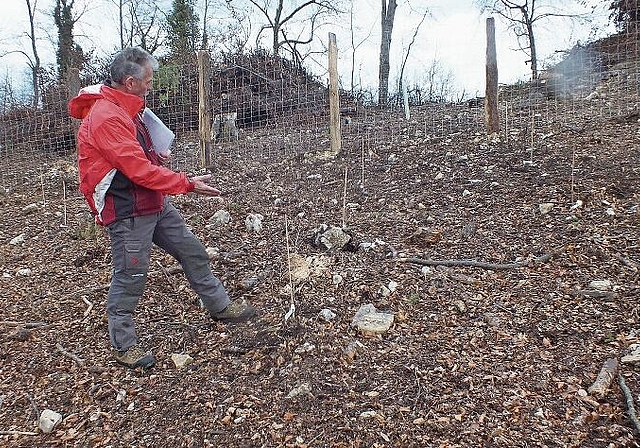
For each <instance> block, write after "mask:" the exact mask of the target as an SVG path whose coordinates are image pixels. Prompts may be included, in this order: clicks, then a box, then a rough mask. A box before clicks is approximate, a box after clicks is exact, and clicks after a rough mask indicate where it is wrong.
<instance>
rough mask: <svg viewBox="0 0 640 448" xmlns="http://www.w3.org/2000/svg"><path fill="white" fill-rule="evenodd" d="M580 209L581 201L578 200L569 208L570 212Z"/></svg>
mask: <svg viewBox="0 0 640 448" xmlns="http://www.w3.org/2000/svg"><path fill="white" fill-rule="evenodd" d="M580 207H582V201H581V200H580V199H578V200H577V201H576V203H575V204H573V205H572V206H571V208H570V210H575V209H577V208H580Z"/></svg>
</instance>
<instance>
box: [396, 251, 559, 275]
mask: <svg viewBox="0 0 640 448" xmlns="http://www.w3.org/2000/svg"><path fill="white" fill-rule="evenodd" d="M555 254H556V252H550V253H548V254H544V255H542V256H540V257H536V258H534V259H533V260H526V261H518V262H513V263H486V262H484V261H476V260H431V259H429V258H398V261H402V262H404V263H415V264H422V265H425V266H448V267H451V266H468V267H472V268H482V269H488V270H491V271H500V270H505V269H517V268H523V267H526V266H532V265H534V264H537V263H546V262H547V261H549V260H550V259H551V258H552V257H553V256H554V255H555Z"/></svg>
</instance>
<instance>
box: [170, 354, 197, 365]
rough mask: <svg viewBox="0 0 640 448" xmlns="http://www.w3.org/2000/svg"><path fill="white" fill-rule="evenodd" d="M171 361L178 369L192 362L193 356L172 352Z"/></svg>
mask: <svg viewBox="0 0 640 448" xmlns="http://www.w3.org/2000/svg"><path fill="white" fill-rule="evenodd" d="M171 361H173V363H174V364H175V365H176V367H177V368H178V369H182V368H184V367H186V366H188V365H189V364H192V363H193V358H192V357H191V356H189V355H187V354H182V353H174V354H172V355H171Z"/></svg>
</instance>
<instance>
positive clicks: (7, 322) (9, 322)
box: [0, 320, 49, 329]
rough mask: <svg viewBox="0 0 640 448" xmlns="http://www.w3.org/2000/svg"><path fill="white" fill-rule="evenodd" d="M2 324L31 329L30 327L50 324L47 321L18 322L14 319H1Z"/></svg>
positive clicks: (0, 323)
mask: <svg viewBox="0 0 640 448" xmlns="http://www.w3.org/2000/svg"><path fill="white" fill-rule="evenodd" d="M0 325H8V326H9V327H23V328H26V329H29V328H38V327H46V326H48V325H49V324H48V323H46V322H16V321H13V320H3V321H0Z"/></svg>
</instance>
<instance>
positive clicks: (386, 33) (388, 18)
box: [378, 0, 398, 106]
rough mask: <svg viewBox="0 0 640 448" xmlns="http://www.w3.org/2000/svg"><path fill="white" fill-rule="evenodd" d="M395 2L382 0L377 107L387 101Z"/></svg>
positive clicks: (393, 0)
mask: <svg viewBox="0 0 640 448" xmlns="http://www.w3.org/2000/svg"><path fill="white" fill-rule="evenodd" d="M397 7H398V3H397V0H389V3H387V0H382V11H381V12H382V14H381V35H382V37H381V39H380V64H379V69H378V105H380V106H383V105H385V104H387V102H388V100H389V53H390V51H391V33H392V32H393V22H394V20H395V15H396V8H397Z"/></svg>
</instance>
